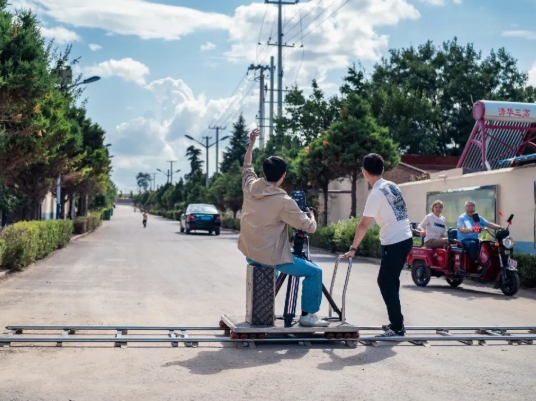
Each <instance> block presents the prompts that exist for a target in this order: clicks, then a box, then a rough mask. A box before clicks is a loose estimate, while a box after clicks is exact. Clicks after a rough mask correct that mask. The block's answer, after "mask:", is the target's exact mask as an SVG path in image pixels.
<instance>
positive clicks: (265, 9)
mask: <svg viewBox="0 0 536 401" xmlns="http://www.w3.org/2000/svg"><path fill="white" fill-rule="evenodd" d="M267 12H268V4H266V6H265V7H264V17H262V23H261V29H260V30H259V41H258V42H257V43H258V44H260V43H261V36H262V29H263V28H264V21H265V20H266V13H267ZM256 50H257V58H256V61H257V63H258V62H259V46H258V45H257V47H256Z"/></svg>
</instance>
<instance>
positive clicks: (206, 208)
mask: <svg viewBox="0 0 536 401" xmlns="http://www.w3.org/2000/svg"><path fill="white" fill-rule="evenodd" d="M188 212H189V213H210V214H218V209H216V207H214V206H212V205H191V206H190V207H189V208H188Z"/></svg>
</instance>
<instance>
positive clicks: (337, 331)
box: [220, 315, 359, 347]
mask: <svg viewBox="0 0 536 401" xmlns="http://www.w3.org/2000/svg"><path fill="white" fill-rule="evenodd" d="M220 325H221V327H222V328H224V329H227V330H228V331H229V334H230V336H231V339H234V340H239V339H240V340H255V339H259V340H262V339H265V338H267V337H271V338H277V337H282V338H285V337H289V336H292V337H296V338H299V337H307V338H312V337H317V336H322V337H324V338H326V339H328V340H333V339H336V340H341V341H345V343H346V345H347V346H350V347H355V346H357V341H358V339H359V329H358V328H357V327H356V326H354V325H351V324H349V323H341V322H340V321H331V322H330V323H329V326H327V327H303V326H300V325H299V324H298V323H295V324H294V325H292V327H285V326H284V322H283V321H282V320H275V323H274V325H273V326H251V325H250V324H249V323H247V322H246V319H245V317H244V316H229V315H222V317H221V322H220ZM307 345H308V344H307Z"/></svg>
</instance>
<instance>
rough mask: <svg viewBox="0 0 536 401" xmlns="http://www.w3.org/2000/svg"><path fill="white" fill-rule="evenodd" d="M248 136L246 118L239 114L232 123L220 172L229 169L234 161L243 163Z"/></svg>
mask: <svg viewBox="0 0 536 401" xmlns="http://www.w3.org/2000/svg"><path fill="white" fill-rule="evenodd" d="M248 143H249V137H248V131H247V127H246V120H245V119H244V116H243V115H242V114H240V117H239V118H238V121H237V122H236V123H234V124H233V132H232V134H231V140H230V141H229V146H227V148H226V149H225V153H224V154H223V161H222V163H221V172H222V173H226V172H227V171H229V169H230V168H231V166H232V165H233V164H234V162H238V163H239V164H240V166H242V164H243V163H244V156H245V155H246V151H247V148H248Z"/></svg>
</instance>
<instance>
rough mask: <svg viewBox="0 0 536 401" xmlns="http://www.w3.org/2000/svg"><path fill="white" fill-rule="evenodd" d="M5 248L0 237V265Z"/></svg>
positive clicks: (0, 264)
mask: <svg viewBox="0 0 536 401" xmlns="http://www.w3.org/2000/svg"><path fill="white" fill-rule="evenodd" d="M5 250H6V243H5V242H4V240H3V239H2V238H0V266H2V258H3V256H4V252H5Z"/></svg>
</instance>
